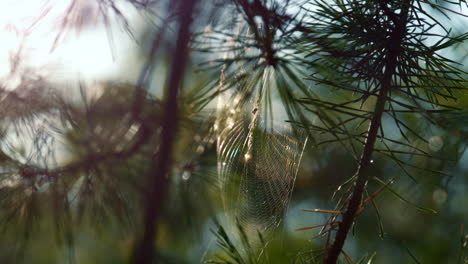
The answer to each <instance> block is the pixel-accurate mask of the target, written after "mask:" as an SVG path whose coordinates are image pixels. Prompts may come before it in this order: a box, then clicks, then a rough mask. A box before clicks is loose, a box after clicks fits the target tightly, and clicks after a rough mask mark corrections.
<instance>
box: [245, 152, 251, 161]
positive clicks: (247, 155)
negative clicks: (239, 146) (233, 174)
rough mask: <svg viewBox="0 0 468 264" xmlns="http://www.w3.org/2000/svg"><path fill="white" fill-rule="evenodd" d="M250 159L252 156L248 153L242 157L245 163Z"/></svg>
mask: <svg viewBox="0 0 468 264" xmlns="http://www.w3.org/2000/svg"><path fill="white" fill-rule="evenodd" d="M251 158H252V155H250V153H247V154H245V155H244V159H245V161H249V160H250V159H251Z"/></svg>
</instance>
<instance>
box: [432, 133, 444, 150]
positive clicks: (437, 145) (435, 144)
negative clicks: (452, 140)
mask: <svg viewBox="0 0 468 264" xmlns="http://www.w3.org/2000/svg"><path fill="white" fill-rule="evenodd" d="M443 145H444V141H443V140H442V138H441V137H439V136H433V137H431V138H430V139H429V148H430V149H431V150H432V151H439V150H440V149H441V148H442V146H443Z"/></svg>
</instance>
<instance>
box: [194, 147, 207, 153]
mask: <svg viewBox="0 0 468 264" xmlns="http://www.w3.org/2000/svg"><path fill="white" fill-rule="evenodd" d="M196 151H197V153H198V154H200V153H203V151H205V147H204V146H202V145H200V146H198V147H197V150H196Z"/></svg>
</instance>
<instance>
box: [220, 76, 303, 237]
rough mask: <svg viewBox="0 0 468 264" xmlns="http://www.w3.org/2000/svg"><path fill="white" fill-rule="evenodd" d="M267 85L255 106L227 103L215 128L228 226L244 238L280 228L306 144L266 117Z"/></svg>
mask: <svg viewBox="0 0 468 264" xmlns="http://www.w3.org/2000/svg"><path fill="white" fill-rule="evenodd" d="M266 79H268V78H267V77H266V76H264V82H263V84H261V85H260V86H261V87H259V88H258V89H257V91H256V98H255V101H254V102H252V100H250V101H248V100H242V99H241V98H242V95H237V96H235V97H234V99H233V100H229V101H232V104H224V106H223V107H222V110H221V111H220V114H219V116H218V120H217V122H216V124H215V130H217V131H218V135H217V154H218V164H217V167H218V175H219V183H220V188H221V196H222V203H223V207H224V209H225V218H226V219H225V221H226V223H227V226H230V227H235V226H236V224H237V223H236V221H238V223H239V224H240V225H241V226H242V228H243V229H244V230H245V231H246V232H247V233H254V234H255V233H257V231H258V232H260V233H262V235H267V234H269V233H270V231H272V230H274V229H276V228H278V227H279V226H280V224H281V220H282V218H283V216H284V214H285V213H286V210H287V207H288V203H289V200H290V198H291V194H292V191H293V187H294V183H295V179H296V175H297V171H298V168H299V164H300V160H301V157H302V154H303V150H304V147H305V144H306V141H307V138H306V136H305V133H300V132H298V131H293V129H292V127H291V125H290V123H287V122H285V121H283V122H279V121H275V120H274V119H273V115H272V114H271V113H270V115H269V114H268V110H269V109H268V108H267V105H266V103H265V102H266V101H267V99H266V98H265V96H264V94H265V93H263V92H262V90H263V89H269V88H271V85H268V84H267V83H266ZM274 106H275V109H277V108H280V105H279V104H278V105H276V104H275V105H274ZM270 109H271V108H270Z"/></svg>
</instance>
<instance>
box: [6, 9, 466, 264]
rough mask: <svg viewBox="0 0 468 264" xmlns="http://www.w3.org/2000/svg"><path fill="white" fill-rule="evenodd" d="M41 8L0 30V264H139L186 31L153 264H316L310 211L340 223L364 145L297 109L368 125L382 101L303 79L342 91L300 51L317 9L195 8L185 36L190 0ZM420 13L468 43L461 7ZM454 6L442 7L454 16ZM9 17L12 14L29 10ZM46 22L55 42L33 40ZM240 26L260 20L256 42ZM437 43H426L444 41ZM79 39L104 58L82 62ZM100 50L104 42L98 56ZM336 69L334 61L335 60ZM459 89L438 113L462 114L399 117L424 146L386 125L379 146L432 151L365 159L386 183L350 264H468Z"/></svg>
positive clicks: (461, 59) (317, 242) (361, 222)
mask: <svg viewBox="0 0 468 264" xmlns="http://www.w3.org/2000/svg"><path fill="white" fill-rule="evenodd" d="M45 2H46V1H44V5H43V6H41V7H40V9H38V10H41V12H42V13H41V12H36V14H40V15H37V16H36V19H34V16H26V15H25V16H26V17H27V19H23V20H19V22H18V21H16V22H11V21H13V20H11V21H9V22H8V21H7V22H4V21H2V23H4V24H5V31H8V30H9V29H8V28H7V26H8V25H9V26H12V27H15V26H16V29H15V30H17V32H19V33H17V35H16V36H17V39H16V40H15V41H18V44H17V45H16V46H15V45H13V46H12V47H13V48H12V49H11V50H8V49H5V50H7V51H5V52H10V53H9V55H8V56H5V57H7V60H6V61H5V62H3V61H2V63H5V64H6V65H9V68H8V70H7V71H5V73H4V72H2V74H3V75H2V79H1V83H0V88H1V90H0V93H1V96H0V105H1V106H0V108H1V113H2V117H1V121H0V125H1V134H0V151H1V152H0V172H1V176H0V219H1V227H2V235H1V236H0V263H80V264H81V263H82V264H86V263H130V262H131V261H132V254H133V252H134V250H135V247H137V246H138V240H139V238H140V236H142V233H143V232H144V228H143V224H142V223H143V221H144V220H143V219H144V217H145V214H144V212H145V210H146V208H145V202H147V201H146V200H145V198H144V195H143V194H144V193H145V192H146V191H147V190H146V189H147V188H148V186H147V185H148V182H147V178H148V177H149V176H148V175H149V172H150V171H151V167H152V164H153V163H154V160H155V159H157V157H158V156H160V153H159V152H158V151H159V146H160V145H161V138H160V136H161V130H162V127H163V126H164V122H163V120H164V116H163V114H164V109H165V107H166V105H165V104H166V103H167V102H166V101H167V100H166V99H165V96H167V90H165V87H167V86H168V85H169V84H168V83H170V78H169V77H168V76H169V75H170V72H171V71H173V70H174V68H171V67H173V65H174V54H176V53H177V50H175V47H176V46H177V41H180V38H179V37H180V35H178V34H180V29H181V28H184V27H189V28H190V32H191V35H190V42H189V44H190V50H189V51H188V52H187V54H188V60H187V63H186V65H183V66H182V68H183V69H177V70H178V71H180V74H181V75H180V76H181V78H182V79H183V84H182V85H181V88H180V95H179V97H178V100H177V102H178V110H179V111H178V116H177V128H178V129H177V134H176V136H175V139H174V142H173V144H172V147H173V155H171V156H172V162H171V166H170V170H169V173H168V175H167V181H168V183H169V184H168V187H167V192H166V197H165V198H164V200H163V201H162V204H163V207H162V212H161V214H160V217H159V219H158V221H157V223H155V225H156V228H157V230H158V232H157V236H156V238H155V239H154V240H155V252H156V253H155V254H156V259H157V263H174V264H175V263H177V264H183V263H239V264H241V263H245V264H247V263H248V264H254V263H268V264H274V263H281V264H283V263H317V262H320V261H321V259H322V257H323V255H324V252H325V245H327V244H328V243H329V241H327V239H328V238H327V235H326V234H325V235H322V236H320V235H319V232H320V230H321V228H322V227H317V228H312V227H315V226H320V225H323V224H324V223H326V222H327V221H328V220H329V216H330V215H329V214H326V213H321V212H311V211H310V210H313V209H321V210H337V209H339V208H336V204H337V203H339V199H340V198H343V197H346V194H347V192H348V191H347V190H346V188H347V186H348V185H343V188H341V189H340V186H342V184H344V183H345V182H346V181H347V180H348V179H349V178H350V177H351V176H352V175H353V174H354V172H355V170H356V167H357V158H359V157H358V156H359V155H360V151H361V149H362V147H361V146H360V145H359V144H356V142H354V143H349V142H348V141H347V139H346V134H345V136H343V137H341V135H340V136H336V135H335V134H333V133H329V132H330V131H332V132H333V129H332V128H333V126H337V127H338V126H340V125H342V124H344V123H346V122H344V121H343V120H346V118H347V117H349V116H347V115H346V113H344V112H341V113H340V112H333V113H332V114H328V112H327V110H330V109H331V111H333V110H334V109H338V108H339V107H336V106H333V105H330V104H327V103H323V102H325V101H320V103H318V104H315V103H311V105H313V107H312V106H310V108H309V110H310V109H311V108H313V111H309V110H307V103H304V101H301V100H307V98H308V99H310V98H322V99H324V100H325V99H326V100H327V101H326V102H335V103H336V104H338V105H339V104H340V102H346V101H353V103H352V104H348V106H349V107H354V108H355V109H358V108H359V109H361V110H362V109H363V110H362V111H364V110H368V111H372V108H373V104H374V103H375V102H374V101H373V100H374V99H373V98H372V97H373V96H374V95H369V96H370V99H369V100H366V99H367V97H366V98H364V99H363V97H360V94H358V93H357V94H356V93H352V92H348V91H346V90H339V89H336V88H333V87H330V85H328V84H327V83H325V82H316V80H314V79H313V78H314V77H317V74H318V76H319V77H317V78H322V80H323V79H327V80H328V79H340V78H342V77H340V76H338V75H334V74H338V73H335V72H330V70H327V68H323V69H320V67H318V68H317V67H316V65H315V64H314V63H315V61H314V58H315V57H314V56H318V55H316V54H312V55H311V54H309V55H306V54H307V52H308V51H310V50H311V49H310V47H308V46H307V45H308V44H307V43H308V41H309V40H310V39H308V38H313V37H312V36H311V35H307V34H312V33H311V32H308V31H307V30H305V29H304V25H309V24H307V23H309V22H310V23H312V24H310V26H313V19H314V17H312V16H310V17H309V16H308V15H310V14H313V12H314V11H313V10H309V9H308V8H311V7H312V6H314V5H315V7H316V8H317V6H320V5H321V4H322V3H326V2H327V1H324V2H322V1H316V2H315V1H286V0H285V1H241V0H232V1H229V0H225V1H222V0H216V1H208V0H207V1H202V0H200V1H196V2H198V3H197V5H196V8H195V10H194V11H193V14H192V16H193V21H192V24H189V25H184V24H181V23H180V21H181V18H180V13H179V12H182V11H180V10H182V9H183V7H181V6H184V5H187V3H188V2H190V1H136V0H135V1H134V0H126V1H123V0H122V1H113V0H111V1H84V0H80V1H78V0H72V1H65V2H67V4H66V5H64V6H63V7H62V6H61V5H60V4H57V3H54V1H52V2H50V1H49V2H47V3H45ZM338 2H340V1H338ZM344 2H347V3H348V2H350V3H352V2H353V1H344ZM354 2H356V3H357V2H366V1H354ZM367 2H369V5H373V4H372V3H370V1H367ZM414 2H421V3H423V4H424V5H427V6H428V7H432V9H430V10H432V11H430V12H429V13H428V14H420V15H422V16H429V15H433V16H435V17H436V18H435V19H436V20H438V21H441V23H442V24H443V25H444V26H447V28H452V31H450V33H447V34H453V35H450V36H455V35H457V34H458V35H463V34H465V36H464V38H466V30H465V28H464V23H466V16H467V15H468V11H467V10H468V9H467V6H466V2H464V1H460V3H459V4H460V7H459V9H457V10H458V11H457V13H461V16H460V15H458V16H457V15H455V14H453V13H450V12H449V16H447V17H444V16H443V14H441V12H438V9H437V7H434V6H431V4H434V5H439V2H441V1H414ZM442 2H443V1H442ZM446 2H447V3H445V2H444V3H440V5H441V6H442V7H443V8H454V7H452V6H451V5H450V3H448V2H449V1H446ZM18 3H19V4H16V5H17V6H18V8H16V9H18V10H20V11H21V10H25V9H27V7H26V5H24V3H22V2H21V1H20V2H18ZM256 3H263V5H260V6H259V5H256ZM428 3H431V4H428ZM457 3H458V2H457ZM386 4H388V5H390V6H391V4H389V3H386ZM54 5H55V6H54ZM455 6H457V5H455ZM247 7H249V8H250V9H249V8H247ZM262 7H263V9H262ZM9 8H11V9H10V10H11V12H13V11H15V12H18V13H17V14H18V15H19V16H20V15H21V14H25V13H21V12H20V11H16V9H14V8H13V7H9V6H8V5H6V6H5V8H4V10H9ZM264 8H267V9H266V10H265V9H264ZM55 9H58V11H51V10H55ZM249 10H250V11H249ZM54 12H55V13H54ZM249 12H251V13H249ZM268 12H271V13H268ZM48 17H52V18H51V19H50V20H51V21H53V22H51V25H52V28H53V30H50V32H48V35H40V36H35V35H34V34H35V33H34V32H35V30H36V31H38V32H42V31H41V28H40V26H43V27H46V26H44V25H43V24H44V23H45V22H44V23H43V24H41V23H42V22H40V21H48V20H47V19H49V18H48ZM266 17H268V18H269V20H268V19H265V18H266ZM249 18H254V19H253V20H252V21H249ZM275 19H276V20H275ZM450 19H451V20H450ZM256 20H262V21H263V22H261V21H260V22H259V21H256ZM266 20H268V21H269V23H270V25H268V27H267V26H265V23H266V22H265V21H266ZM38 21H39V22H38ZM311 21H312V22H311ZM15 23H16V24H15ZM249 23H254V25H257V24H255V23H258V32H257V33H255V31H252V27H249V26H252V25H250V24H249ZM363 23H364V22H363ZM47 25H48V24H47ZM49 26H50V25H49ZM263 26H265V27H264V28H262V27H263ZM273 29H274V30H273ZM438 30H439V31H433V32H432V31H431V32H432V33H431V34H443V33H440V32H442V31H443V29H438ZM46 31H47V30H46ZM8 32H9V31H8ZM272 32H275V33H272ZM313 33H314V34H315V33H316V32H313ZM2 34H3V33H2ZM5 34H6V33H5ZM40 34H42V33H40ZM255 34H259V35H260V37H259V36H255ZM301 34H303V35H301ZM95 35H98V36H100V39H99V38H96V39H94V37H93V36H95ZM5 36H6V35H5ZM18 36H19V37H18ZM44 36H47V40H46V41H44V43H41V44H40V45H39V44H38V43H39V42H37V41H38V40H37V39H40V38H41V37H42V38H44ZM28 38H30V39H32V40H33V41H36V42H32V41H29V42H28ZM35 38H37V39H35ZM259 38H260V39H261V40H262V41H263V42H261V41H260V40H259ZM18 39H19V40H18ZM80 39H85V40H86V39H88V40H89V41H90V42H95V43H96V45H95V46H91V48H89V47H88V48H87V49H86V50H82V49H80V45H84V44H82V42H80V41H81V40H80ZM439 39H440V38H436V39H435V40H431V39H429V40H427V43H431V41H432V42H433V43H436V42H437V41H438V40H439ZM103 40H104V41H108V43H107V45H98V44H97V43H99V42H100V41H101V42H102V41H103ZM311 42H312V41H311ZM21 43H24V44H21ZM31 43H33V44H31ZM34 43H35V44H34ZM128 43H132V44H128ZM438 44H440V43H438ZM450 44H453V45H447V47H448V48H447V49H444V50H442V51H441V54H443V55H445V56H447V57H448V58H450V59H451V60H453V63H458V65H457V67H458V68H460V69H462V70H466V69H467V68H466V66H465V62H466V58H467V45H466V41H463V38H461V40H460V39H459V40H458V41H454V43H450ZM35 45H36V46H37V48H34V46H35ZM61 45H62V46H65V47H68V48H67V49H65V52H64V53H63V54H65V55H63V54H62V55H53V54H56V53H59V52H60V47H61ZM67 45H68V46H67ZM338 46H339V45H338ZM449 46H450V47H449ZM268 47H270V48H272V50H269V49H268ZM42 49H44V50H46V52H45V54H52V55H47V56H49V57H47V56H45V57H47V58H52V59H50V60H49V59H46V60H45V59H43V61H42V62H40V63H38V62H37V61H40V60H39V59H37V58H35V57H34V56H36V57H40V56H44V55H41V54H42V53H41V52H42V51H41V50H42ZM54 49H55V51H54ZM90 49H91V50H92V51H90ZM337 49H338V48H337ZM49 51H50V53H48V52H49ZM2 52H3V51H2ZM54 52H55V53H54ZM69 53H77V54H78V57H83V58H85V59H83V60H84V61H85V63H84V64H83V65H84V66H83V67H85V68H87V70H86V71H85V72H87V73H83V72H80V70H78V73H75V72H73V70H72V68H73V67H72V66H69V64H73V62H71V63H70V62H69V61H68V60H77V58H78V57H67V56H68V55H66V54H69ZM100 53H109V54H112V56H111V57H115V58H114V59H111V60H109V58H104V59H102V58H100V57H98V55H97V54H100ZM38 54H39V55H38ZM59 54H60V53H59ZM53 56H57V57H53ZM60 56H63V58H65V59H63V58H62V57H60ZM310 56H311V57H310ZM339 56H340V55H339V54H338V55H336V60H337V61H333V60H332V59H330V64H331V65H334V64H333V63H337V64H340V63H341V62H340V61H339ZM2 59H3V57H2ZM114 64H115V65H117V66H115V65H114ZM96 65H97V66H96ZM109 65H114V66H112V67H116V69H115V70H114V72H113V73H112V74H102V75H101V76H97V75H94V74H89V73H90V72H91V73H93V72H95V71H99V69H100V68H102V67H110V66H109ZM311 65H314V67H315V68H314V67H312V66H311ZM93 69H96V70H95V71H93ZM314 73H315V75H314ZM462 77H463V78H466V72H462ZM340 80H341V79H340ZM341 81H343V80H341ZM464 85H465V86H466V81H465V82H464ZM350 87H351V84H350ZM462 88H463V89H459V90H457V91H456V92H455V93H453V94H450V96H449V97H453V98H449V97H444V96H443V95H442V96H440V98H436V101H438V103H440V104H444V105H447V106H448V107H447V108H444V107H439V106H438V105H436V109H442V108H444V109H448V108H449V107H456V108H457V109H456V111H455V110H454V111H447V112H440V113H439V112H434V113H427V114H428V115H429V118H428V119H427V120H426V119H424V118H423V117H421V116H417V115H410V114H401V115H400V114H399V117H400V118H401V122H402V123H403V122H404V123H405V128H404V129H403V130H404V131H407V132H408V131H410V130H411V131H413V132H414V135H416V136H414V135H413V136H408V137H409V139H407V138H405V136H404V135H401V134H400V132H401V130H402V129H401V127H400V126H399V124H398V122H397V123H395V122H394V120H393V119H392V118H391V116H390V115H389V116H386V117H384V118H383V119H382V124H383V127H384V128H383V129H382V131H381V133H383V134H385V135H387V136H389V137H390V138H393V139H394V140H396V141H398V142H404V144H411V145H413V146H415V148H417V149H419V150H421V151H420V152H421V153H425V154H424V155H417V153H418V151H407V150H404V149H402V150H401V151H400V152H394V153H393V152H391V153H393V154H395V155H398V157H399V159H398V160H399V161H401V162H404V163H408V164H410V165H409V166H406V165H403V166H402V164H401V163H398V162H395V158H392V157H389V154H388V153H385V152H384V151H383V154H382V153H375V154H374V155H373V156H372V160H371V169H370V170H371V173H372V175H374V176H376V177H378V178H379V179H384V181H385V182H390V179H394V181H392V184H391V186H390V187H389V188H387V189H386V188H383V189H382V185H381V184H380V183H379V182H377V181H369V183H368V185H367V188H368V190H369V194H371V193H372V192H374V191H376V190H380V192H379V193H378V195H377V196H376V197H375V198H374V199H372V202H371V204H370V205H369V206H368V207H367V208H366V210H364V211H363V212H362V213H361V214H360V215H359V217H358V218H357V221H356V224H355V225H354V226H353V228H352V234H350V235H349V237H348V239H347V241H346V244H345V247H344V250H343V251H344V254H343V256H342V258H341V261H342V263H361V262H360V261H362V263H468V246H467V243H468V235H467V234H468V231H467V229H468V209H467V208H468V197H467V191H468V190H467V186H468V177H467V175H468V165H467V164H468V151H466V142H467V141H466V139H467V135H468V134H467V133H468V127H467V125H466V124H467V122H466V120H468V119H467V118H468V114H467V113H468V112H467V111H468V110H467V108H466V107H467V105H468V97H467V94H466V91H465V90H464V88H465V87H462ZM315 96H317V97H315ZM265 98H266V99H265ZM304 98H305V99H304ZM402 98H403V96H402ZM260 99H262V100H260ZM451 99H456V100H451ZM405 102H408V103H411V100H410V99H408V100H406V99H405ZM308 103H310V102H308ZM423 105H424V104H423ZM427 105H431V103H430V102H429V103H427ZM400 110H401V109H400ZM321 111H323V112H321ZM343 111H347V110H346V109H345V110H343ZM314 116H315V117H314ZM317 116H319V117H320V118H318V117H317ZM324 120H325V121H324ZM366 120H367V119H365V120H364V121H363V122H366ZM428 120H432V121H433V122H430V121H428ZM327 122H328V123H327ZM353 122H354V121H353ZM353 122H349V123H347V124H345V125H343V127H345V129H344V130H343V131H348V132H342V133H350V134H354V133H356V134H359V133H365V131H366V128H367V125H362V126H361V125H359V126H358V125H356V123H353ZM358 123H359V122H358ZM321 124H328V125H330V126H331V127H332V128H330V127H328V129H329V130H324V131H320V130H319V129H312V127H315V128H320V129H322V130H323V129H324V126H321ZM325 127H326V126H325ZM349 131H351V132H349ZM409 134H411V133H409ZM351 141H352V140H351ZM382 141H383V140H382ZM353 144H355V145H356V146H354V145H353ZM378 144H384V143H378ZM396 151H399V149H397V150H396ZM393 154H391V155H393ZM402 167H403V168H404V169H402ZM246 175H253V176H252V178H248V177H246ZM249 191H250V194H249V193H248V192H249ZM395 192H397V193H398V194H395ZM307 210H309V211H307ZM433 210H434V211H437V213H436V214H433V213H431V212H432V211H433ZM325 228H327V227H326V226H325Z"/></svg>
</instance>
